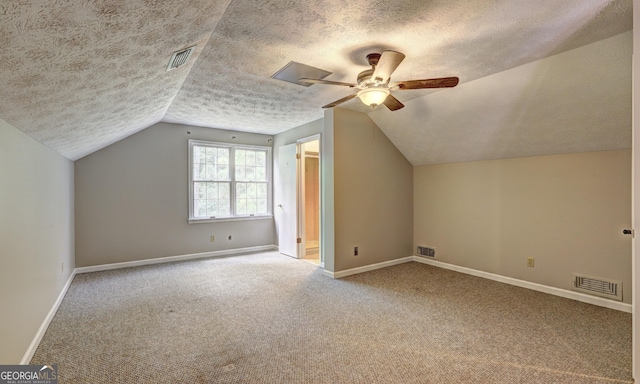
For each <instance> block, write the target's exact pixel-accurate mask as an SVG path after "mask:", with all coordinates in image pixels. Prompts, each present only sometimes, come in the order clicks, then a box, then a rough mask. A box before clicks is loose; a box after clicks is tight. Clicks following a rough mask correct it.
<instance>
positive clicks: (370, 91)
mask: <svg viewBox="0 0 640 384" xmlns="http://www.w3.org/2000/svg"><path fill="white" fill-rule="evenodd" d="M389 93H390V92H389V89H388V88H365V89H363V90H361V91H359V92H358V97H359V98H360V101H362V102H363V103H364V104H365V105H367V106H369V107H371V108H375V107H376V106H378V105H380V104H382V103H384V101H385V100H386V98H387V96H389Z"/></svg>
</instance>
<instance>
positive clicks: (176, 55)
mask: <svg viewBox="0 0 640 384" xmlns="http://www.w3.org/2000/svg"><path fill="white" fill-rule="evenodd" d="M195 49H196V46H195V45H194V46H193V47H189V48H185V49H183V50H180V51H178V52H173V55H171V60H169V65H168V66H167V71H171V70H173V69H176V68H178V67H181V66H183V65H185V64H186V63H187V61H188V60H189V58H190V57H191V54H192V53H193V51H194V50H195Z"/></svg>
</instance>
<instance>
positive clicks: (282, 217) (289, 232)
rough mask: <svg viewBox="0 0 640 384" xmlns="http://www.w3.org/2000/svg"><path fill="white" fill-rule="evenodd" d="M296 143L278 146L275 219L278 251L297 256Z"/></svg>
mask: <svg viewBox="0 0 640 384" xmlns="http://www.w3.org/2000/svg"><path fill="white" fill-rule="evenodd" d="M297 148H298V145H297V144H289V145H285V146H282V147H280V152H279V157H278V170H279V171H280V182H279V185H278V187H277V190H278V196H276V212H275V213H276V215H277V217H276V220H277V223H278V246H279V248H280V253H282V254H284V255H287V256H292V257H299V256H298V243H297V239H298V206H297V204H298V199H297V193H298V192H297V177H296V175H297V173H296V172H297V166H296V162H297V159H296V154H297V152H298V151H297Z"/></svg>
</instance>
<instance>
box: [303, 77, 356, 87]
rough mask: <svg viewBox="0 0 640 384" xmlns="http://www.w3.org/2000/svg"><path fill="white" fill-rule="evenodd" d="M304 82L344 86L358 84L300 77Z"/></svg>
mask: <svg viewBox="0 0 640 384" xmlns="http://www.w3.org/2000/svg"><path fill="white" fill-rule="evenodd" d="M298 81H301V82H303V83H311V84H327V85H341V86H343V87H349V88H355V87H356V86H357V84H351V83H343V82H340V81H330V80H319V79H307V78H305V77H303V78H300V79H298Z"/></svg>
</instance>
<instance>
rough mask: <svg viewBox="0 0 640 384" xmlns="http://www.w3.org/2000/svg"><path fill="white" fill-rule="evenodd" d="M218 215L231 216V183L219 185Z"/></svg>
mask: <svg viewBox="0 0 640 384" xmlns="http://www.w3.org/2000/svg"><path fill="white" fill-rule="evenodd" d="M219 187H220V188H219V193H220V194H219V201H218V214H219V215H220V216H229V215H231V183H220V184H219Z"/></svg>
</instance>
